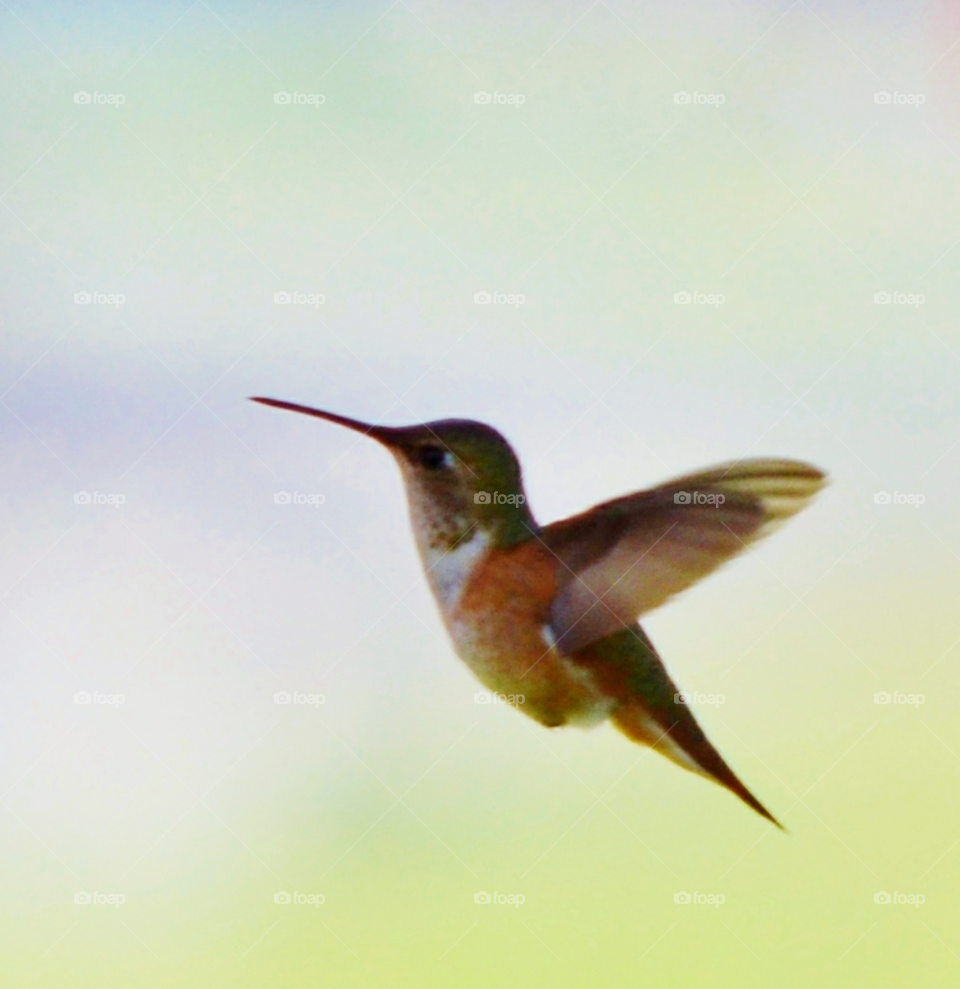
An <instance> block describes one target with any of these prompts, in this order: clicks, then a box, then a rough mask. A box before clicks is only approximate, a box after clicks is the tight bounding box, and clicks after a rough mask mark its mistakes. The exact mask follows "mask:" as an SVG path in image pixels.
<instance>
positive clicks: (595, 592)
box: [253, 398, 825, 827]
mask: <svg viewBox="0 0 960 989" xmlns="http://www.w3.org/2000/svg"><path fill="white" fill-rule="evenodd" d="M253 401H255V402H260V403H262V404H263V405H269V406H273V407H274V408H278V409H286V410H289V411H293V412H302V413H304V414H306V415H310V416H316V417H317V418H319V419H325V420H327V421H328V422H333V423H337V424H338V425H341V426H345V427H346V428H347V429H351V430H354V431H355V432H359V433H363V434H364V435H366V436H369V437H371V438H372V439H374V440H376V441H377V442H379V443H380V444H382V445H383V446H384V447H386V448H387V450H389V451H390V453H391V454H392V455H393V457H394V459H395V460H396V462H397V464H398V465H399V467H400V472H401V474H402V476H403V480H404V484H405V486H406V492H407V500H408V503H409V508H410V518H411V522H412V525H413V531H414V536H415V538H416V543H417V549H418V551H419V554H420V559H421V561H422V563H423V567H424V570H425V571H426V576H427V581H428V582H429V584H430V588H431V590H432V591H433V595H434V597H435V598H436V601H437V605H438V606H439V609H440V614H441V616H442V618H443V622H444V624H445V625H446V628H447V631H448V632H449V633H450V638H451V640H452V641H453V645H454V648H455V650H456V652H457V655H458V656H459V657H460V658H461V659H462V660H463V662H464V663H466V665H467V666H468V667H470V669H471V670H472V671H473V673H474V675H475V676H476V677H477V679H478V680H479V681H480V682H481V683H482V684H483V685H484V687H486V688H487V689H488V690H490V691H494V692H496V693H497V694H501V695H507V696H508V697H509V696H510V695H513V696H514V697H517V696H522V697H523V703H522V704H520V705H517V706H518V709H519V710H521V711H523V713H524V714H527V715H528V716H530V717H531V718H533V719H534V720H536V721H538V722H539V723H540V724H542V725H545V726H547V727H550V728H554V727H558V726H560V725H580V726H589V725H594V724H598V723H600V722H602V721H605V720H607V719H609V720H610V721H612V722H613V724H614V725H615V726H616V727H617V728H618V729H619V730H620V731H621V732H623V734H625V735H626V736H627V737H628V738H630V739H632V740H633V741H634V742H639V743H640V744H641V745H648V746H650V747H652V748H654V749H656V750H657V751H658V752H660V753H662V754H663V755H665V756H667V758H669V759H672V760H673V761H674V762H676V763H678V764H679V765H681V766H683V767H684V768H685V769H689V770H692V771H693V772H696V773H700V774H701V775H703V776H706V777H707V778H709V779H712V780H715V781H716V782H718V783H720V784H721V785H722V786H725V787H726V788H727V789H728V790H731V791H732V792H733V793H735V794H736V795H737V796H738V797H739V798H740V799H741V800H743V801H744V803H746V804H748V805H749V806H750V807H752V808H753V809H754V810H755V811H756V812H757V813H758V814H761V815H762V816H763V817H765V818H766V819H767V820H768V821H770V822H771V823H773V824H776V825H777V826H778V827H782V825H780V823H779V821H777V819H776V818H775V817H774V816H773V815H772V814H771V813H770V812H769V811H768V810H767V809H766V808H765V807H764V806H763V804H761V803H760V801H759V800H757V798H756V797H754V796H753V794H752V793H751V792H750V791H749V790H748V789H747V788H746V787H745V786H744V784H743V783H741V782H740V780H739V779H738V778H737V776H736V775H735V774H734V772H733V770H732V769H730V767H729V766H728V765H727V764H726V762H724V760H723V758H722V757H721V755H720V754H719V752H717V750H716V749H715V748H714V747H713V745H711V744H710V741H709V740H708V739H707V737H706V735H705V734H704V732H703V730H702V729H701V728H700V725H699V724H698V723H697V720H696V718H695V717H694V715H693V712H692V710H691V709H690V707H689V705H688V704H687V703H685V695H684V694H683V693H681V691H680V690H679V689H678V688H677V686H676V684H675V683H674V682H673V680H672V679H671V678H670V675H669V674H668V673H667V670H666V667H665V666H664V664H663V661H662V660H661V659H660V656H659V655H658V654H657V651H656V649H655V648H654V646H653V643H652V642H651V641H650V639H649V637H648V636H647V634H646V632H644V630H643V629H642V628H641V627H640V624H639V621H638V619H639V617H640V615H642V614H644V613H646V612H648V611H651V610H652V609H654V608H656V607H658V606H659V605H661V604H663V603H664V602H665V601H666V600H667V599H668V598H670V597H672V596H673V595H674V594H676V593H678V592H679V591H682V590H684V588H687V587H689V586H690V585H691V584H693V583H695V582H696V581H698V580H700V578H701V577H705V576H706V575H707V574H709V573H711V572H712V571H714V570H716V569H717V568H718V567H719V566H720V565H721V564H722V563H724V562H725V561H726V560H728V559H730V558H731V557H733V556H735V555H736V554H737V553H739V552H741V551H742V550H743V549H745V548H746V547H747V546H749V545H751V544H752V543H754V542H756V541H757V540H758V539H760V538H762V537H763V536H765V535H767V534H768V533H769V532H770V531H771V530H772V529H774V528H776V527H777V526H778V525H779V524H781V523H782V522H784V521H785V520H786V519H788V518H789V517H790V516H792V515H794V514H796V513H797V512H798V511H799V510H800V509H801V508H803V507H804V506H805V505H806V504H807V503H808V502H809V500H810V499H811V498H812V497H813V496H814V495H815V494H816V493H817V492H818V491H819V490H820V488H821V487H822V486H823V484H824V481H825V478H824V475H823V473H822V472H821V471H819V470H817V468H815V467H811V466H810V465H809V464H805V463H801V462H799V461H796V460H785V459H754V460H742V461H739V462H735V463H731V464H725V465H721V466H718V467H714V468H711V469H709V470H704V471H700V472H698V473H695V474H688V475H685V476H684V477H678V478H676V479H674V480H672V481H667V482H666V483H665V484H661V485H659V486H658V487H655V488H650V489H649V490H646V491H637V492H635V493H633V494H629V495H624V496H622V497H620V498H614V499H613V500H612V501H606V502H603V503H602V504H599V505H595V506H594V507H593V508H590V509H588V510H587V511H585V512H583V513H581V514H580V515H575V516H573V517H572V518H568V519H563V520H561V521H559V522H553V523H551V524H550V525H544V526H542V525H540V524H538V523H537V522H536V520H535V519H534V517H533V515H532V513H531V511H530V508H529V506H528V504H527V499H526V495H525V494H524V490H523V482H522V479H521V473H520V463H519V461H518V459H517V455H516V454H515V453H514V451H513V448H512V447H511V446H510V444H509V443H508V442H507V440H506V439H504V437H503V436H502V435H501V434H500V433H498V432H497V431H496V430H495V429H493V428H492V427H491V426H488V425H486V424H484V423H482V422H475V421H472V420H467V419H442V420H439V421H437V422H428V423H422V424H418V425H413V426H379V425H373V424H369V423H364V422H359V421H358V420H356V419H348V418H347V417H345V416H341V415H336V414H335V413H332V412H324V411H322V410H320V409H314V408H310V407H308V406H305V405H296V404H294V403H292V402H281V401H278V400H276V399H272V398H254V399H253Z"/></svg>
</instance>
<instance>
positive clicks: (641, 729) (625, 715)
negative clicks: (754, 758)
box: [571, 625, 786, 831]
mask: <svg viewBox="0 0 960 989" xmlns="http://www.w3.org/2000/svg"><path fill="white" fill-rule="evenodd" d="M571 658H572V659H573V660H574V661H575V662H576V663H577V664H578V665H580V666H582V667H583V668H584V669H585V670H587V671H589V673H590V675H591V676H592V677H593V679H594V681H595V682H596V683H597V684H598V685H599V686H600V687H601V688H602V689H603V691H604V692H605V693H606V694H607V695H608V696H610V697H614V698H616V700H617V702H618V703H617V706H616V707H615V708H614V710H613V712H612V714H611V720H612V721H613V723H614V724H615V725H616V727H617V728H618V729H619V730H620V731H622V732H623V733H624V734H625V735H626V736H627V737H628V738H630V739H632V740H633V741H635V742H639V743H640V744H641V745H649V746H650V747H651V748H654V749H656V750H657V751H658V752H660V753H662V754H663V755H665V756H666V757H667V758H668V759H672V760H673V761H674V762H675V763H677V764H678V765H680V766H683V768H684V769H689V770H691V771H692V772H695V773H699V774H700V775H701V776H706V777H708V778H709V779H712V780H714V781H715V782H717V783H719V784H720V785H721V786H725V787H726V788H727V789H728V790H730V791H731V792H732V793H735V794H736V795H737V796H738V797H739V798H740V799H741V800H742V801H743V802H744V803H745V804H746V805H747V806H748V807H752V808H753V810H755V811H756V812H757V813H758V814H759V815H760V816H761V817H764V818H766V819H767V820H768V821H770V823H771V824H775V825H776V826H777V827H778V828H780V829H781V830H782V831H785V830H786V828H784V827H783V825H782V824H781V823H780V822H779V821H778V820H777V819H776V818H775V817H774V816H773V814H771V813H770V811H768V810H767V808H766V807H764V806H763V804H762V803H760V801H759V800H757V798H756V797H755V796H754V795H753V794H752V793H751V792H750V791H749V790H748V789H747V788H746V787H745V786H744V785H743V783H741V782H740V780H739V779H738V778H737V776H736V774H735V773H734V772H733V770H732V769H731V768H730V767H729V766H728V765H727V764H726V763H725V762H724V761H723V758H722V756H721V755H720V753H719V752H717V750H716V749H715V748H714V747H713V746H712V745H711V744H710V741H709V739H708V738H707V736H706V735H705V734H704V732H703V729H702V728H701V727H700V725H699V724H697V719H696V718H695V717H694V716H693V712H692V711H691V710H690V708H689V706H687V704H685V703H680V702H679V700H680V691H679V690H678V688H677V686H676V684H675V683H674V682H673V680H671V679H670V675H669V674H668V673H667V670H666V668H665V667H664V665H663V661H662V660H661V659H660V657H659V656H658V655H657V651H656V649H654V647H653V643H652V642H651V641H650V639H649V638H648V636H647V634H646V632H644V630H643V629H642V628H641V627H640V626H639V625H634V626H633V627H632V628H629V629H623V630H622V631H620V632H617V633H616V634H614V635H610V636H607V637H606V638H605V639H602V640H601V641H599V642H595V643H594V644H593V645H591V646H589V647H587V648H586V649H583V650H581V651H580V652H579V653H576V654H575V655H574V656H573V657H571Z"/></svg>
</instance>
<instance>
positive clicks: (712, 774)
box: [611, 703, 786, 831]
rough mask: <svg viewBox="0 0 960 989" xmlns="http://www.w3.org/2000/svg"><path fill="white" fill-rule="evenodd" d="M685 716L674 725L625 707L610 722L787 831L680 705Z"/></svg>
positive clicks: (641, 708) (642, 709) (640, 709)
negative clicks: (746, 785)
mask: <svg viewBox="0 0 960 989" xmlns="http://www.w3.org/2000/svg"><path fill="white" fill-rule="evenodd" d="M677 707H678V708H679V710H681V711H683V712H684V714H680V715H678V716H677V718H676V720H674V721H673V723H672V724H671V723H669V722H667V721H666V719H663V720H661V719H659V718H657V717H655V716H654V715H652V714H651V713H650V712H649V711H648V710H647V709H646V708H645V707H644V705H643V704H640V703H633V704H623V705H621V706H620V707H619V708H617V710H616V711H614V713H613V715H612V716H611V720H612V721H613V723H614V724H615V725H616V726H617V728H619V729H620V731H622V732H623V734H624V735H626V736H627V738H629V739H631V740H632V741H634V742H639V743H640V744H641V745H649V746H650V747H651V748H653V749H656V750H657V752H659V753H661V754H662V755H665V756H666V757H667V758H668V759H670V760H672V761H673V762H675V763H676V764H677V765H678V766H683V768H684V769H689V770H690V771H691V772H694V773H699V774H700V775H701V776H706V777H707V778H708V779H712V780H714V782H716V783H719V784H720V785H721V786H725V787H726V788H727V789H728V790H730V791H731V793H735V794H736V795H737V796H738V797H739V798H740V799H741V800H742V801H743V802H744V803H745V804H746V805H747V806H748V807H752V808H753V809H754V810H755V811H756V812H757V813H758V814H759V815H760V816H761V817H765V818H766V819H767V820H768V821H769V822H770V823H771V824H775V825H776V826H777V827H778V828H780V830H781V831H785V830H786V828H784V826H783V825H782V824H781V823H780V822H779V821H778V820H777V819H776V818H775V817H774V816H773V814H771V813H770V811H768V810H767V808H766V807H764V806H763V804H762V803H760V801H759V800H757V798H756V797H755V796H754V795H753V794H752V793H751V792H750V791H749V790H748V789H747V788H746V787H745V786H744V785H743V783H742V782H741V781H740V779H739V778H738V777H737V775H736V774H735V773H734V771H733V770H732V769H731V768H730V767H729V766H728V765H727V764H726V762H724V760H723V757H722V756H721V755H720V753H719V752H717V750H716V749H715V748H714V747H713V746H712V745H711V744H710V742H709V740H708V739H707V736H706V735H704V733H703V730H702V729H701V728H700V726H699V725H698V724H697V722H696V720H695V719H694V717H693V715H692V714H691V713H690V711H689V709H688V708H686V707H685V706H681V705H677Z"/></svg>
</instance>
